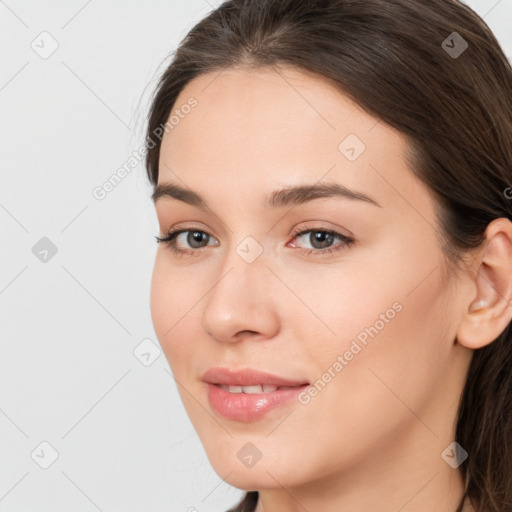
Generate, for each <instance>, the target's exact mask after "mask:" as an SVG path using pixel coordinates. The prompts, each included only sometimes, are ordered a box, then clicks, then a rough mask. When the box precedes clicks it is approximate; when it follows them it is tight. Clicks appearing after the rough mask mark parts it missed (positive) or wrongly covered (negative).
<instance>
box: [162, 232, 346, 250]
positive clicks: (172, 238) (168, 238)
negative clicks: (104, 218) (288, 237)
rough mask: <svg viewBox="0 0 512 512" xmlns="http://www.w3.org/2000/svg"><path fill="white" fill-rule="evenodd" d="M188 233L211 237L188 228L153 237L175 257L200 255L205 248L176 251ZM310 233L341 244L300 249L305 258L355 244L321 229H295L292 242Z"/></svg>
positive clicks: (339, 234)
mask: <svg viewBox="0 0 512 512" xmlns="http://www.w3.org/2000/svg"><path fill="white" fill-rule="evenodd" d="M189 231H197V232H199V233H204V234H206V235H208V236H211V235H210V234H209V233H207V232H206V231H203V230H200V229H194V228H188V229H179V228H178V229H176V228H174V229H170V230H169V231H167V233H166V234H165V236H164V237H159V236H155V238H156V241H157V243H165V244H166V245H167V246H169V247H170V249H171V250H172V251H173V252H174V253H175V254H176V255H177V256H185V255H187V254H188V255H190V256H199V255H200V253H202V250H201V249H205V248H206V247H207V246H205V247H201V248H199V249H178V248H177V247H176V237H177V236H178V235H180V234H181V233H187V232H189ZM310 232H317V233H326V234H328V235H331V236H333V237H334V238H339V239H341V243H339V244H338V245H334V246H333V247H328V248H326V249H302V250H303V251H306V255H307V256H311V255H313V257H322V256H328V255H331V254H333V253H335V252H338V251H340V250H343V249H348V248H349V247H351V246H352V244H354V243H355V239H354V238H352V237H350V236H346V235H343V234H341V233H338V232H337V231H333V230H329V229H322V228H309V229H304V230H300V229H296V230H295V231H294V232H293V233H292V236H293V238H292V240H293V239H295V238H297V237H299V236H302V235H305V234H306V233H310Z"/></svg>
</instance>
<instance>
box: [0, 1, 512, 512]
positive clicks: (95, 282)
mask: <svg viewBox="0 0 512 512" xmlns="http://www.w3.org/2000/svg"><path fill="white" fill-rule="evenodd" d="M219 4H220V1H216V2H214V1H211V0H210V1H206V0H187V1H186V2H177V1H169V0H168V1H160V0H152V1H150V2H142V1H140V2H135V1H133V0H132V1H124V2H121V1H120V0H114V1H109V2H106V1H105V0H89V1H84V0H76V1H69V0H68V1H63V0H61V1H55V0H54V1H51V2H37V1H35V0H25V1H22V2H15V1H14V0H6V1H1V0H0V38H1V39H0V52H1V62H2V65H1V66H0V112H1V114H0V119H1V121H0V130H1V132H0V141H1V162H0V173H1V184H2V186H1V188H0V229H1V232H0V235H1V240H0V258H1V260H0V261H1V264H0V453H1V464H0V511H1V512H14V511H16V512H23V511H34V510H37V511H39V512H44V511H51V512H60V511H70V510H73V511H83V512H94V511H95V510H96V511H97V510H100V511H103V512H109V511H123V512H130V511H154V512H157V511H164V510H167V511H169V512H175V511H187V512H192V511H194V510H197V511H199V512H203V511H225V510H227V508H228V507H229V506H231V505H232V504H234V503H235V502H236V501H237V500H238V499H239V497H240V496H241V495H242V492H241V491H239V490H237V489H234V488H232V487H230V486H228V485H227V484H225V483H224V482H223V481H222V479H221V478H220V477H219V476H217V475H216V474H215V472H214V471H213V470H212V469H211V467H210V465H209V463H208V461H207V459H206V455H205V453H204V450H203V448H202V446H201V444H200V442H199V440H198V438H197V435H196V434H195V431H194V429H193V427H192V425H191V424H190V422H189V420H188V418H187V416H186V414H185V412H184V409H183V407H182V405H181V401H180V399H179V396H178V393H177V390H176V385H175V382H174V380H173V378H172V376H171V374H170V372H169V366H168V364H167V362H166V360H165V357H164V355H163V353H161V352H160V351H159V348H158V342H157V340H156V336H155V333H154V330H153V326H152V323H151V317H150V310H149V290H150V279H151V272H152V265H153V259H154V254H155V250H156V243H155V242H154V238H153V236H154V235H156V234H158V233H157V229H158V224H157V221H156V216H155V214H154V210H153V207H152V204H151V201H150V199H149V195H150V192H151V189H150V186H149V184H148V183H147V181H146V178H145V174H144V169H143V164H142V161H140V162H139V163H138V164H137V165H135V166H133V164H129V167H125V168H129V169H131V171H130V172H129V173H128V174H127V176H126V177H125V178H124V179H123V180H122V182H121V183H119V184H118V185H117V186H116V187H115V188H114V189H113V190H111V191H110V192H109V193H108V194H106V195H105V197H104V198H103V199H102V200H99V199H97V198H96V197H94V195H93V190H94V189H95V188H96V187H101V186H102V184H103V183H104V182H105V181H107V180H108V179H109V177H110V176H111V175H112V174H113V173H115V172H116V170H117V169H119V168H120V167H122V166H123V165H125V164H126V163H127V162H128V161H129V158H130V156H131V155H132V153H133V151H136V150H137V149H138V148H140V147H141V145H142V144H143V128H144V116H145V113H146V108H147V101H148V98H149V95H150V93H151V92H152V91H153V89H154V86H155V84H156V77H157V74H158V72H159V71H161V70H162V69H163V66H164V65H165V64H166V63H167V62H168V61H167V59H166V57H167V56H168V55H169V53H170V52H171V51H172V50H173V49H174V48H175V47H176V45H177V44H178V42H179V41H180V40H181V39H182V38H183V37H184V35H185V34H186V33H187V31H188V30H189V29H190V28H191V27H192V26H193V25H194V24H195V23H196V22H197V21H198V20H199V19H201V18H202V17H203V16H204V15H206V13H207V12H208V11H210V10H211V9H212V8H213V7H215V6H216V5H219ZM468 4H469V5H470V6H471V7H472V8H474V9H475V10H476V11H477V12H478V13H479V14H480V15H481V16H483V17H484V19H485V21H486V22H487V23H488V24H489V25H490V27H491V28H492V29H493V30H494V32H495V34H496V36H497V37H498V39H499V41H500V42H501V44H502V46H503V47H504V49H505V52H506V53H507V55H509V56H511V55H512V35H511V33H510V32H509V34H507V29H510V27H511V26H512V0H501V1H497V0H472V1H469V2H468ZM43 32H47V34H42V35H41V33H43ZM447 35H448V34H447ZM57 44H58V47H57V49H56V50H55V51H54V52H53V53H52V54H51V55H48V54H49V53H50V52H51V50H52V49H53V47H54V46H56V45H57ZM132 162H133V161H132ZM55 250H56V251H57V252H55ZM41 443H49V445H48V444H41ZM55 457H57V458H56V459H55ZM54 459H55V460H54ZM45 466H48V467H47V468H46V469H44V467H45Z"/></svg>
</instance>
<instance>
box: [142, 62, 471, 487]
mask: <svg viewBox="0 0 512 512" xmlns="http://www.w3.org/2000/svg"><path fill="white" fill-rule="evenodd" d="M192 97H193V98H195V100H196V101H197V105H196V106H195V107H194V108H193V109H188V108H187V109H183V111H181V116H179V122H175V123H173V128H172V129H171V130H169V131H168V133H165V135H164V137H163V141H162V147H161V153H160V168H159V179H158V185H159V186H164V185H175V186H177V187H181V188H183V189H185V190H186V191H188V192H187V193H186V194H185V193H183V191H182V192H181V193H179V191H178V189H173V190H174V192H175V193H173V192H172V190H171V189H170V188H169V189H167V192H168V193H169V194H165V193H162V195H160V196H159V197H158V198H157V199H156V210H157V216H158V222H159V227H160V233H159V235H160V236H162V237H163V236H165V234H166V232H167V231H168V230H169V229H171V228H179V229H180V230H189V231H185V232H182V233H181V234H179V235H177V236H176V237H175V238H174V244H175V245H174V248H175V249H176V250H177V251H180V252H175V251H174V250H173V248H172V247H171V246H169V245H167V244H165V243H160V244H159V247H158V250H157V254H156V261H155V267H154V272H153V279H152V288H151V311H152V319H153V323H154V327H155V331H156V334H157V336H158V338H159V341H160V343H161V346H162V348H163V350H164V352H165V355H166V357H167V360H168V362H169V364H170V367H171V369H172V372H173V374H174V377H175V378H176V381H177V383H178V389H179V392H180V394H181V398H182V400H183V403H184V406H185V408H186V410H187V413H188V415H189V416H190V419H191V421H192V423H193V425H194V427H195V428H196V430H197V432H198V435H199V437H200V439H201V442H202V443H203V445H204V447H205V450H206V453H207V455H208V458H209V460H210V462H211V464H212V465H213V467H214V469H215V470H216V472H217V473H218V474H219V475H220V476H221V477H222V478H225V479H226V481H227V482H228V483H230V484H232V485H234V486H237V487H240V488H245V489H263V488H277V487H280V486H284V487H286V488H291V487H293V486H300V485H305V484H307V483H308V482H312V481H319V480H321V479H324V480H325V481H327V480H328V479H331V478H337V476H339V475H341V474H343V473H344V472H347V471H351V472H353V471H355V470H361V471H362V470H366V472H360V471H357V474H359V476H360V477H361V475H362V474H365V475H370V474H371V470H370V469H369V468H375V471H377V469H378V470H379V471H380V470H381V468H382V465H385V464H387V463H388V462H389V461H391V460H402V461H404V462H403V466H404V468H405V467H406V466H407V464H409V463H408V462H405V461H406V460H411V459H415V457H413V456H412V455H413V454H415V455H416V456H418V457H422V458H423V459H422V464H424V465H425V464H426V461H427V460H430V459H431V460H432V464H445V463H444V462H443V461H442V460H441V452H442V451H443V449H445V448H446V446H447V444H448V443H449V442H450V440H451V439H452V435H453V432H452V428H453V422H454V420H455V412H456V404H457V400H458V394H459V393H460V390H461V389H462V386H463V383H464V379H465V370H466V369H467V365H468V363H469V353H470V351H469V350H467V349H464V348H462V347H461V346H459V345H458V344H457V343H456V342H455V335H456V331H457V323H458V321H459V320H460V311H461V309H462V308H461V307H460V302H457V297H456V295H455V294H454V289H455V287H454V286H453V282H451V281H450V280H447V279H445V278H443V273H442V268H443V267H442V265H443V262H444V256H443V254H442V252H441V248H440V245H439V242H438V237H437V233H436V226H437V225H438V224H437V220H436V217H435V211H434V206H435V204H434V201H433V199H432V198H431V196H430V194H429V193H428V192H427V189H426V188H425V186H424V185H423V184H422V183H421V182H420V181H419V180H418V179H417V178H416V177H415V176H414V175H413V174H412V172H411V170H410V168H409V167H408V165H407V163H406V161H405V151H406V142H405V139H404V138H403V136H402V135H401V134H400V133H399V132H397V131H396V130H394V129H393V128H391V127H390V126H388V125H385V124H384V123H379V120H378V119H376V118H374V117H372V116H370V115H369V114H367V113H365V112H364V111H363V110H362V109H361V108H359V107H358V106H357V105H356V104H354V103H353V102H351V101H350V100H349V99H348V98H347V97H346V96H344V95H343V94H341V93H340V92H339V91H337V90H336V89H335V88H334V87H333V86H332V85H330V84H329V83H327V82H325V81H324V80H322V79H320V78H316V77H314V76H312V75H309V74H306V73H303V72H301V71H298V70H296V69H293V68H290V67H281V68H278V69H272V68H260V69H258V70H242V69H237V70H235V69H230V70H227V71H224V72H222V73H221V74H218V72H215V73H210V74H207V75H202V76H200V77H197V78H196V79H194V80H193V81H191V82H190V83H189V84H188V85H187V86H186V87H185V88H184V90H183V91H182V92H181V94H180V96H179V98H178V100H177V102H176V105H175V107H174V110H176V109H180V107H181V106H182V105H184V104H185V103H187V101H188V100H189V99H190V98H192ZM174 110H173V113H174ZM184 111H186V112H189V113H187V114H186V115H185V114H183V112H184ZM296 187H299V188H298V190H297V191H295V192H286V190H288V189H290V190H291V189H295V188H296ZM191 193H193V194H194V195H192V194H191ZM195 195H197V196H200V198H202V201H203V202H202V203H201V202H200V201H197V200H194V199H197V198H196V196H195ZM218 368H221V369H224V370H231V371H232V372H234V373H230V372H229V371H225V372H222V371H221V372H220V373H219V372H215V371H213V372H210V373H209V374H206V372H208V371H209V370H212V369H218ZM250 370H254V371H260V372H264V373H266V374H272V375H273V376H274V377H279V378H281V379H283V380H282V381H279V380H275V379H272V378H270V377H268V376H261V375H256V376H255V375H253V374H251V373H250ZM244 379H245V380H244ZM205 380H207V381H209V382H210V383H207V382H205ZM220 383H223V384H224V385H225V386H227V385H228V384H231V385H232V386H235V387H231V388H228V389H223V388H221V387H220V386H219V384H220ZM242 384H245V385H247V386H256V385H258V384H266V386H265V388H263V387H262V388H261V389H260V388H256V387H249V388H247V387H246V388H244V389H242V393H243V394H240V390H241V389H240V387H238V388H237V387H236V386H237V385H238V386H239V385H242ZM278 384H289V385H290V386H292V389H288V390H287V389H281V388H278V389H276V390H275V391H273V390H274V389H275V387H276V386H277V385H278ZM301 384H302V386H300V385H301ZM308 384H309V386H308ZM272 386H273V387H272ZM246 392H247V393H246ZM252 393H256V395H255V394H252ZM416 460H417V459H416ZM427 465H428V464H427ZM422 467H423V466H422ZM352 474H354V473H352ZM429 476H431V474H430V473H429ZM373 477H375V475H373Z"/></svg>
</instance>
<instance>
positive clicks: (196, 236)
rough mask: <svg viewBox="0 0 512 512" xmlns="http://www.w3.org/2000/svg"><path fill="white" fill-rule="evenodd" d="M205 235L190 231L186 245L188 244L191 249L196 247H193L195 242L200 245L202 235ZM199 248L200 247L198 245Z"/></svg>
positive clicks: (200, 232)
mask: <svg viewBox="0 0 512 512" xmlns="http://www.w3.org/2000/svg"><path fill="white" fill-rule="evenodd" d="M205 234H206V233H203V232H202V231H192V232H191V233H190V234H189V236H188V238H189V239H188V240H187V241H188V243H189V244H190V246H191V247H197V246H195V245H194V244H195V243H196V242H197V243H199V244H201V242H202V241H203V235H205ZM199 247H200V245H199Z"/></svg>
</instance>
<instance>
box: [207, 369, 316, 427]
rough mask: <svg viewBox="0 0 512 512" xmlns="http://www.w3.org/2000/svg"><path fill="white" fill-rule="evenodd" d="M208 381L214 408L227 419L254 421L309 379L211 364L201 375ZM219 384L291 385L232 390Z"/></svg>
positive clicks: (281, 402) (282, 404) (299, 388)
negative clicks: (269, 389) (251, 391)
mask: <svg viewBox="0 0 512 512" xmlns="http://www.w3.org/2000/svg"><path fill="white" fill-rule="evenodd" d="M202 380H203V382H205V383H206V385H207V395H208V400H209V402H210V405H211V407H212V409H213V410H214V411H215V412H217V413H218V414H220V415H222V416H224V417H225V418H227V419H230V420H234V421H244V422H248V421H255V420H257V419H260V418H262V417H263V416H265V415H266V414H267V413H268V412H270V411H271V410H274V409H276V408H278V407H281V406H284V405H285V404H287V403H289V402H291V401H292V400H293V399H294V398H295V397H296V396H297V395H298V394H299V393H300V392H301V391H303V390H304V389H305V388H306V387H307V386H309V383H308V382H307V381H305V380H292V379H287V378H284V377H280V376H278V375H273V374H270V373H266V372H261V371H258V370H252V369H245V370H238V371H234V370H230V369H228V368H211V369H210V370H208V371H207V372H206V373H205V374H204V375H203V377H202ZM219 384H224V385H226V386H251V385H256V384H270V385H273V386H290V387H291V388H290V389H277V390H276V391H272V392H269V393H254V394H248V393H230V392H229V391H227V390H225V389H222V388H221V387H220V386H219Z"/></svg>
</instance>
